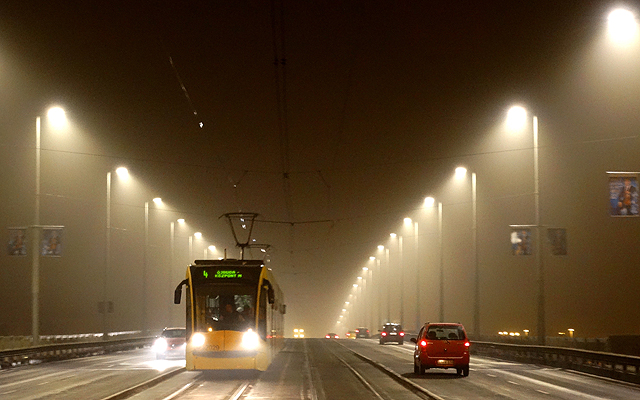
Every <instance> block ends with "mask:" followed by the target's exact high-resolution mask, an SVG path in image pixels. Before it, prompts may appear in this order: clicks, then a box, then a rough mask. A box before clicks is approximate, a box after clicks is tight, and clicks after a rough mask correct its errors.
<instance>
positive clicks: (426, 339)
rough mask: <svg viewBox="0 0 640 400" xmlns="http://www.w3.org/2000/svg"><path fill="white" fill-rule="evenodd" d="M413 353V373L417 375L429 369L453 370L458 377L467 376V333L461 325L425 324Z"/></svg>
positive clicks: (412, 339)
mask: <svg viewBox="0 0 640 400" xmlns="http://www.w3.org/2000/svg"><path fill="white" fill-rule="evenodd" d="M411 341H412V342H414V343H415V344H416V348H415V350H414V352H413V372H414V373H416V374H419V375H422V374H424V373H425V370H427V369H429V368H444V369H447V368H455V369H456V372H457V373H458V375H462V376H469V347H470V345H471V344H470V342H469V338H468V337H467V332H466V331H465V330H464V326H462V324H452V323H429V322H428V323H426V324H425V325H424V326H423V327H422V329H420V333H418V337H417V339H414V338H411Z"/></svg>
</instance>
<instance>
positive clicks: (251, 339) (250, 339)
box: [242, 329, 260, 350]
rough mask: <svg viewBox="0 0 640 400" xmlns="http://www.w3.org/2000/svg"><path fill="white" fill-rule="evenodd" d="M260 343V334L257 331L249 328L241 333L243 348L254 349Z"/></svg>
mask: <svg viewBox="0 0 640 400" xmlns="http://www.w3.org/2000/svg"><path fill="white" fill-rule="evenodd" d="M259 345H260V336H258V334H257V333H255V332H254V331H252V330H251V329H249V330H248V331H246V332H245V333H244V335H242V347H244V348H245V349H250V350H254V349H257V348H258V346H259Z"/></svg>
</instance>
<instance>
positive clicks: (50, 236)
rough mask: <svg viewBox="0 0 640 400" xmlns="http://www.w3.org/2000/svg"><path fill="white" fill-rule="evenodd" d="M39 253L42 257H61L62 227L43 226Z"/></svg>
mask: <svg viewBox="0 0 640 400" xmlns="http://www.w3.org/2000/svg"><path fill="white" fill-rule="evenodd" d="M40 254H42V256H43V257H62V227H44V228H43V229H42V242H41V245H40Z"/></svg>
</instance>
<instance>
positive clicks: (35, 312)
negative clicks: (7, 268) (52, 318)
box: [31, 107, 66, 346]
mask: <svg viewBox="0 0 640 400" xmlns="http://www.w3.org/2000/svg"><path fill="white" fill-rule="evenodd" d="M47 120H48V122H49V123H50V125H51V126H52V127H53V128H56V129H59V128H62V127H63V126H64V125H65V124H66V117H65V113H64V110H63V109H62V108H60V107H52V108H50V109H49V111H47ZM40 136H41V128H40V116H37V117H36V198H35V207H34V216H33V229H32V235H31V237H32V241H33V245H32V246H31V247H32V248H31V337H32V340H33V345H34V346H37V345H38V344H39V342H40V228H41V227H40Z"/></svg>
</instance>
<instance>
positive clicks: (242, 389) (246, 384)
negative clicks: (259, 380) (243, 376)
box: [229, 381, 250, 400]
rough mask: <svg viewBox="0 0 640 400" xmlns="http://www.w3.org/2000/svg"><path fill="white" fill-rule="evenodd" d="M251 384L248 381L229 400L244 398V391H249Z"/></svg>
mask: <svg viewBox="0 0 640 400" xmlns="http://www.w3.org/2000/svg"><path fill="white" fill-rule="evenodd" d="M249 383H250V382H249V381H246V382H245V383H243V384H242V385H240V387H239V388H238V390H236V392H235V393H234V394H232V395H231V397H229V400H238V399H239V398H240V396H242V395H243V394H244V391H245V390H247V387H248V386H249Z"/></svg>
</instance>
